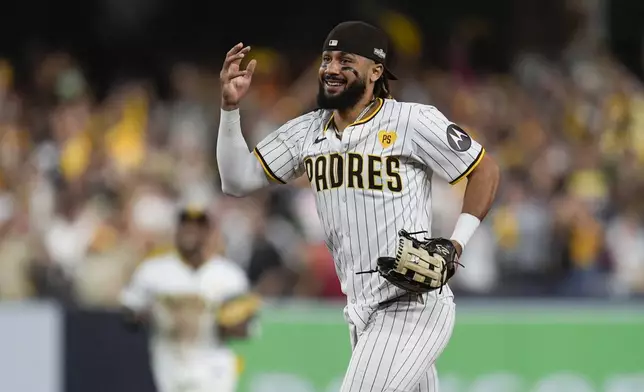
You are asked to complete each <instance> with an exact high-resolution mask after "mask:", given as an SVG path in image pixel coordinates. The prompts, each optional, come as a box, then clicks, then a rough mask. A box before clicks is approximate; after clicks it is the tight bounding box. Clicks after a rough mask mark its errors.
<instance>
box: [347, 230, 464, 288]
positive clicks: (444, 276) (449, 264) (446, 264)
mask: <svg viewBox="0 0 644 392" xmlns="http://www.w3.org/2000/svg"><path fill="white" fill-rule="evenodd" d="M422 233H427V230H422V231H414V232H412V233H406V232H405V234H406V235H407V236H412V235H416V234H422ZM429 240H431V238H427V237H425V241H429ZM454 264H456V265H457V266H460V267H463V268H465V266H464V265H463V264H461V263H460V262H458V261H448V262H446V263H445V267H453V266H454ZM454 268H456V267H454ZM375 272H379V271H378V269H372V270H368V271H359V272H356V275H361V274H373V273H375ZM446 284H447V274H444V275H443V281H442V282H441V287H440V289H439V290H438V294H442V293H443V287H444V286H445V285H446Z"/></svg>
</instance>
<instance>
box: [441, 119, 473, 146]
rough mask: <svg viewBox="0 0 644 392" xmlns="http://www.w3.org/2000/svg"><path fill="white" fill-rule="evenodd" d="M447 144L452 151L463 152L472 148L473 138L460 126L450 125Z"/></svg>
mask: <svg viewBox="0 0 644 392" xmlns="http://www.w3.org/2000/svg"><path fill="white" fill-rule="evenodd" d="M447 143H449V146H450V147H451V148H452V150H454V151H458V152H463V151H467V150H469V148H470V147H472V138H471V137H470V135H468V134H467V132H465V131H464V130H463V129H462V128H461V127H459V126H458V125H456V124H450V125H449V126H448V127H447Z"/></svg>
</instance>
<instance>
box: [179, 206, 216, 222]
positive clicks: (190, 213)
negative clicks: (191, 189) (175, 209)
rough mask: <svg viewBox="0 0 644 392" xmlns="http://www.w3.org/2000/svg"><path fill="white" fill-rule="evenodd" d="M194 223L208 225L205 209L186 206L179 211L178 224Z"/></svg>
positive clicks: (208, 219)
mask: <svg viewBox="0 0 644 392" xmlns="http://www.w3.org/2000/svg"><path fill="white" fill-rule="evenodd" d="M187 222H195V223H199V224H203V225H209V224H210V217H209V216H208V212H207V211H206V209H205V208H201V207H195V206H186V207H182V208H181V209H180V210H179V223H187Z"/></svg>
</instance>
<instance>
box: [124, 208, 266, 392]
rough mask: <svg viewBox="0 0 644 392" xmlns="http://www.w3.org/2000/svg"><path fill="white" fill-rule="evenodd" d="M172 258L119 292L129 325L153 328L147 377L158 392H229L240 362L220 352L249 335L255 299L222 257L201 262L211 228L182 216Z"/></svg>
mask: <svg viewBox="0 0 644 392" xmlns="http://www.w3.org/2000/svg"><path fill="white" fill-rule="evenodd" d="M178 220H179V224H178V229H177V232H176V247H177V253H170V254H167V255H162V256H159V257H155V258H152V259H148V260H146V261H144V262H143V263H142V264H141V265H140V266H139V267H138V268H137V270H136V271H135V273H134V275H133V277H132V279H131V282H130V284H129V286H128V287H126V288H125V290H124V291H123V293H122V304H123V306H124V307H125V309H126V315H127V319H126V320H127V321H128V325H130V326H140V325H141V324H146V325H149V326H150V327H151V329H152V334H151V342H150V354H151V362H152V364H151V365H152V373H153V375H154V379H155V384H156V387H157V390H158V391H159V392H212V391H222V392H233V391H235V388H236V384H237V379H238V374H239V366H238V364H239V362H238V359H237V357H236V356H235V355H234V354H233V352H232V351H230V350H229V349H227V348H226V347H225V346H224V342H225V341H226V340H227V339H229V338H233V337H234V338H243V337H247V336H248V334H249V324H250V323H251V321H252V320H253V318H254V316H255V315H256V313H257V310H258V304H259V303H258V299H257V297H255V296H254V295H252V294H251V293H250V292H249V283H248V281H247V279H246V275H245V273H244V271H242V270H241V269H240V268H239V267H238V266H237V265H236V264H234V263H233V262H231V261H228V260H226V259H223V258H221V257H218V256H215V257H212V258H209V259H208V258H205V257H204V247H205V245H206V241H207V238H208V236H209V233H210V224H211V221H210V219H209V218H208V215H207V214H206V213H205V212H204V211H203V210H200V209H183V210H182V211H181V212H180V214H179V219H178Z"/></svg>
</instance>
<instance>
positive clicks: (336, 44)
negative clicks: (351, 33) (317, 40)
mask: <svg viewBox="0 0 644 392" xmlns="http://www.w3.org/2000/svg"><path fill="white" fill-rule="evenodd" d="M329 46H338V40H337V39H332V40H330V41H329Z"/></svg>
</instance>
